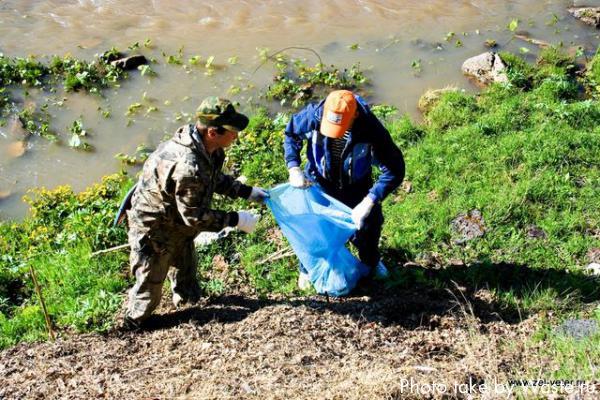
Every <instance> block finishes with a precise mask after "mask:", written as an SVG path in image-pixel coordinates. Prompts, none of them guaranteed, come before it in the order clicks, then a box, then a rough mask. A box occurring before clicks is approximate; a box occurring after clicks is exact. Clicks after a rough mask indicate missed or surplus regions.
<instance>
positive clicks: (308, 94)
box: [263, 55, 368, 107]
mask: <svg viewBox="0 0 600 400" xmlns="http://www.w3.org/2000/svg"><path fill="white" fill-rule="evenodd" d="M275 66H276V68H277V71H278V72H277V74H276V75H275V77H274V78H273V80H274V82H275V83H273V84H272V85H270V86H269V88H268V89H267V90H266V91H265V92H264V94H263V96H264V97H265V98H266V99H268V100H278V101H279V102H280V103H281V105H284V104H288V105H291V106H292V107H299V106H301V105H303V104H305V103H306V102H308V101H310V100H313V99H315V98H320V97H321V96H323V95H324V94H325V93H326V92H327V91H329V90H331V89H349V90H355V91H359V92H360V91H361V89H362V88H363V87H364V86H366V85H367V84H368V79H367V77H366V76H365V74H364V72H363V71H362V70H361V68H360V63H356V64H354V65H352V66H351V67H350V68H349V69H343V70H340V69H339V68H338V67H336V66H335V65H331V66H329V67H327V66H325V65H323V64H321V63H318V64H316V65H314V66H309V65H307V64H305V63H304V62H302V61H300V60H288V59H287V58H286V57H284V56H282V55H278V57H277V58H276V62H275Z"/></svg>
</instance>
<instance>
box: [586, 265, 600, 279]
mask: <svg viewBox="0 0 600 400" xmlns="http://www.w3.org/2000/svg"><path fill="white" fill-rule="evenodd" d="M585 272H587V273H588V274H590V275H594V276H600V264H599V263H590V264H589V265H588V266H587V267H585Z"/></svg>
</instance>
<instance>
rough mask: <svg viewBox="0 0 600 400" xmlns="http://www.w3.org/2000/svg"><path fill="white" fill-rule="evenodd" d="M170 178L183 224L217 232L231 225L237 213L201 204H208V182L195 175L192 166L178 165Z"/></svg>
mask: <svg viewBox="0 0 600 400" xmlns="http://www.w3.org/2000/svg"><path fill="white" fill-rule="evenodd" d="M172 179H173V182H174V186H175V203H176V205H177V212H178V213H179V215H180V216H181V218H182V220H183V223H184V224H185V225H187V226H190V227H193V228H198V230H203V231H213V232H217V231H220V230H221V229H223V228H225V227H226V226H231V223H232V221H233V219H237V218H236V217H237V214H236V215H235V216H234V215H232V214H235V213H228V212H226V211H221V210H212V209H209V208H207V207H204V206H203V204H210V202H207V201H205V200H206V199H205V196H206V195H207V191H206V187H207V184H208V182H205V181H204V180H203V179H202V177H200V176H198V175H196V174H195V171H194V170H193V168H192V167H190V166H188V165H183V166H181V165H178V166H177V167H176V168H175V171H174V173H173V175H172Z"/></svg>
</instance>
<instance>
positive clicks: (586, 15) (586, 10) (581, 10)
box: [569, 7, 600, 28]
mask: <svg viewBox="0 0 600 400" xmlns="http://www.w3.org/2000/svg"><path fill="white" fill-rule="evenodd" d="M569 13H570V14H571V15H572V16H574V17H575V18H577V19H578V20H581V22H584V23H586V24H588V25H591V26H595V27H596V28H600V7H572V8H569Z"/></svg>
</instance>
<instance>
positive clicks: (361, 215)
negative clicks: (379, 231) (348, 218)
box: [352, 196, 375, 229]
mask: <svg viewBox="0 0 600 400" xmlns="http://www.w3.org/2000/svg"><path fill="white" fill-rule="evenodd" d="M374 205H375V202H374V201H373V200H372V199H371V198H370V197H369V196H365V198H364V199H362V201H361V202H360V203H358V204H357V205H356V207H354V209H353V210H352V221H353V222H354V224H355V225H356V227H357V228H358V229H362V227H363V226H364V224H365V220H366V219H367V217H368V216H369V214H370V213H371V210H372V209H373V206H374Z"/></svg>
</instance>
